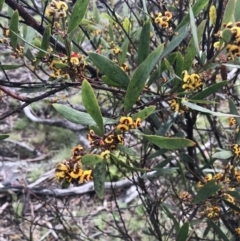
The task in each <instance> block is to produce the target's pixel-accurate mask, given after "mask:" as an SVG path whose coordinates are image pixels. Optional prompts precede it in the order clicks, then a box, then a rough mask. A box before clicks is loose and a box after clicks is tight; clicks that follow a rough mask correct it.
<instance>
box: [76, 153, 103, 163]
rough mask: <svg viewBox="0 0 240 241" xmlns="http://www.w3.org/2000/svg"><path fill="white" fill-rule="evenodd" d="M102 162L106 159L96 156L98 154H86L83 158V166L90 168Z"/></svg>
mask: <svg viewBox="0 0 240 241" xmlns="http://www.w3.org/2000/svg"><path fill="white" fill-rule="evenodd" d="M102 161H104V159H103V158H102V157H101V156H100V155H96V154H86V155H84V156H83V157H82V160H81V162H82V164H83V165H90V166H94V165H96V164H98V163H99V162H102Z"/></svg>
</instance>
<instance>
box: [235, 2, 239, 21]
mask: <svg viewBox="0 0 240 241" xmlns="http://www.w3.org/2000/svg"><path fill="white" fill-rule="evenodd" d="M239 9H240V0H237V1H236V5H235V11H234V18H235V21H238V20H239V19H240V11H239Z"/></svg>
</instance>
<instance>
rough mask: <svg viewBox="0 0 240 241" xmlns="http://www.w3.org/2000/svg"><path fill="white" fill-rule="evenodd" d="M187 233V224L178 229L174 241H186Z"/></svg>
mask: <svg viewBox="0 0 240 241" xmlns="http://www.w3.org/2000/svg"><path fill="white" fill-rule="evenodd" d="M188 231H189V222H187V223H184V224H183V225H182V227H181V228H180V230H179V232H178V234H177V238H176V241H186V240H187V237H188Z"/></svg>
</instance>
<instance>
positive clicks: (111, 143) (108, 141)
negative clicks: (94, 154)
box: [87, 130, 124, 151]
mask: <svg viewBox="0 0 240 241" xmlns="http://www.w3.org/2000/svg"><path fill="white" fill-rule="evenodd" d="M87 138H88V141H89V143H90V145H91V147H94V148H100V149H101V150H103V151H105V150H116V148H117V144H121V145H124V138H123V136H122V135H121V134H117V133H113V132H110V133H109V134H105V135H104V136H103V137H100V136H98V135H97V134H95V132H94V131H93V130H90V132H89V134H88V136H87Z"/></svg>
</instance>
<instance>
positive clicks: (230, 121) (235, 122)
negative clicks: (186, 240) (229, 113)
mask: <svg viewBox="0 0 240 241" xmlns="http://www.w3.org/2000/svg"><path fill="white" fill-rule="evenodd" d="M236 124H237V120H236V119H235V118H234V117H230V118H229V119H228V125H229V126H230V127H232V126H235V125H236Z"/></svg>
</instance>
